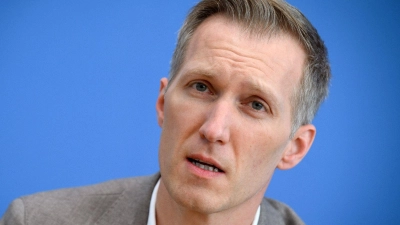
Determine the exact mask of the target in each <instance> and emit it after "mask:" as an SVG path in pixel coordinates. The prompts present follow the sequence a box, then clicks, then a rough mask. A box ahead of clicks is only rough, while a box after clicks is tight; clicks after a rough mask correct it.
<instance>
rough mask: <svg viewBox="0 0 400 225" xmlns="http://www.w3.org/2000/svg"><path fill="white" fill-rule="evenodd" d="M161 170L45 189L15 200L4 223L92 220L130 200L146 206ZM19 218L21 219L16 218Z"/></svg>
mask: <svg viewBox="0 0 400 225" xmlns="http://www.w3.org/2000/svg"><path fill="white" fill-rule="evenodd" d="M158 179H159V174H156V175H153V176H146V177H135V178H127V179H118V180H111V181H107V182H104V183H100V184H95V185H89V186H84V187H77V188H66V189H60V190H54V191H47V192H41V193H37V194H33V195H29V196H24V197H21V198H19V199H16V200H14V201H13V202H12V203H11V205H10V207H9V208H8V210H7V212H6V213H5V214H4V217H3V221H1V222H0V225H2V224H25V223H24V222H23V221H29V222H30V223H32V224H88V223H93V222H94V221H98V220H99V219H101V218H102V217H103V215H104V214H107V213H109V212H110V211H112V208H114V207H115V206H118V205H120V204H125V202H126V201H130V202H134V204H132V206H131V209H132V208H133V207H146V205H147V204H148V203H147V202H149V201H150V198H151V193H152V191H153V188H154V185H155V183H156V182H157V180H158ZM16 220H19V221H21V222H18V223H17V222H15V221H16ZM7 221H9V222H7Z"/></svg>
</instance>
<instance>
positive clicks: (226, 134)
mask: <svg viewBox="0 0 400 225" xmlns="http://www.w3.org/2000/svg"><path fill="white" fill-rule="evenodd" d="M231 114H232V111H231V109H230V107H229V105H228V104H226V103H222V102H221V103H218V102H216V103H213V104H212V105H211V107H210V108H209V109H208V111H207V112H206V118H205V121H204V123H203V124H202V126H201V127H200V130H199V133H200V136H201V137H202V138H204V139H206V140H208V141H209V142H211V143H221V144H225V143H228V142H229V138H230V129H229V128H230V127H229V126H230V120H231Z"/></svg>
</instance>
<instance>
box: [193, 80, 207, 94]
mask: <svg viewBox="0 0 400 225" xmlns="http://www.w3.org/2000/svg"><path fill="white" fill-rule="evenodd" d="M193 86H194V88H196V90H197V91H200V92H206V91H207V89H208V87H207V85H205V84H203V83H200V82H197V83H195V84H193Z"/></svg>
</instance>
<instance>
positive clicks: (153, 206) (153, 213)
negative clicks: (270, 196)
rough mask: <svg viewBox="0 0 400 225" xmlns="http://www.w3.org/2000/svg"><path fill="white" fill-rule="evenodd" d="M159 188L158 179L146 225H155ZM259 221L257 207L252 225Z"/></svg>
mask: <svg viewBox="0 0 400 225" xmlns="http://www.w3.org/2000/svg"><path fill="white" fill-rule="evenodd" d="M159 186H160V179H158V182H157V184H156V186H155V187H154V189H153V193H152V194H151V200H150V208H149V218H148V220H147V225H157V224H156V201H157V193H158V187H159ZM259 219H260V206H258V209H257V212H256V215H255V216H254V220H253V223H252V225H257V224H258V220H259Z"/></svg>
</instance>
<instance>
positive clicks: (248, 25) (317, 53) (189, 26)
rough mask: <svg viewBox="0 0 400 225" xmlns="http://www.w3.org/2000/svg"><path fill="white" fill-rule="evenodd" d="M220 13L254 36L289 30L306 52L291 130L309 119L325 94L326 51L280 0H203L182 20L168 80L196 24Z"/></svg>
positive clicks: (297, 13) (304, 20)
mask: <svg viewBox="0 0 400 225" xmlns="http://www.w3.org/2000/svg"><path fill="white" fill-rule="evenodd" d="M215 14H222V15H224V16H225V17H226V18H229V19H230V20H232V21H234V22H236V23H238V24H240V25H241V26H242V28H243V29H244V30H246V32H249V33H250V34H251V35H254V36H260V37H265V36H271V35H276V34H282V33H284V34H288V35H291V36H292V37H294V38H296V39H297V40H298V41H299V43H300V44H301V45H302V47H303V48H304V49H305V51H306V53H307V61H306V64H305V66H304V71H303V76H302V78H301V81H300V84H299V85H298V87H296V90H295V92H294V94H293V96H292V99H291V101H292V109H291V111H292V132H291V135H290V136H291V137H292V136H293V135H294V133H295V132H296V130H297V129H298V128H299V127H300V126H301V125H305V124H309V123H311V122H312V120H313V118H314V116H315V114H316V112H317V110H318V108H319V106H320V105H321V103H322V102H323V100H324V99H325V98H326V96H327V95H328V88H329V80H330V77H331V73H330V66H329V61H328V52H327V49H326V47H325V45H324V42H323V41H322V39H321V38H320V36H319V35H318V33H317V30H316V29H315V28H314V26H313V25H312V24H311V23H310V22H309V21H308V19H307V18H306V17H305V16H304V15H303V14H302V13H301V12H300V11H299V10H297V9H296V8H294V7H293V6H291V5H289V4H287V3H286V2H285V1H282V0H262V1H259V0H204V1H201V2H199V3H198V4H197V5H196V6H195V7H194V8H193V9H192V11H191V12H190V14H189V15H188V17H187V19H186V21H185V22H184V24H183V26H182V28H181V30H180V32H179V35H178V43H177V45H176V48H175V52H174V54H173V57H172V60H171V69H170V74H169V80H170V83H171V81H173V80H174V78H175V76H176V75H177V74H178V72H179V70H180V68H181V67H182V64H183V63H184V59H185V56H186V49H187V47H188V44H189V42H190V40H191V38H192V36H193V33H194V32H195V30H196V29H197V27H198V26H199V25H200V24H201V23H202V22H203V21H204V20H206V19H207V18H208V17H210V16H212V15H215Z"/></svg>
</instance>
